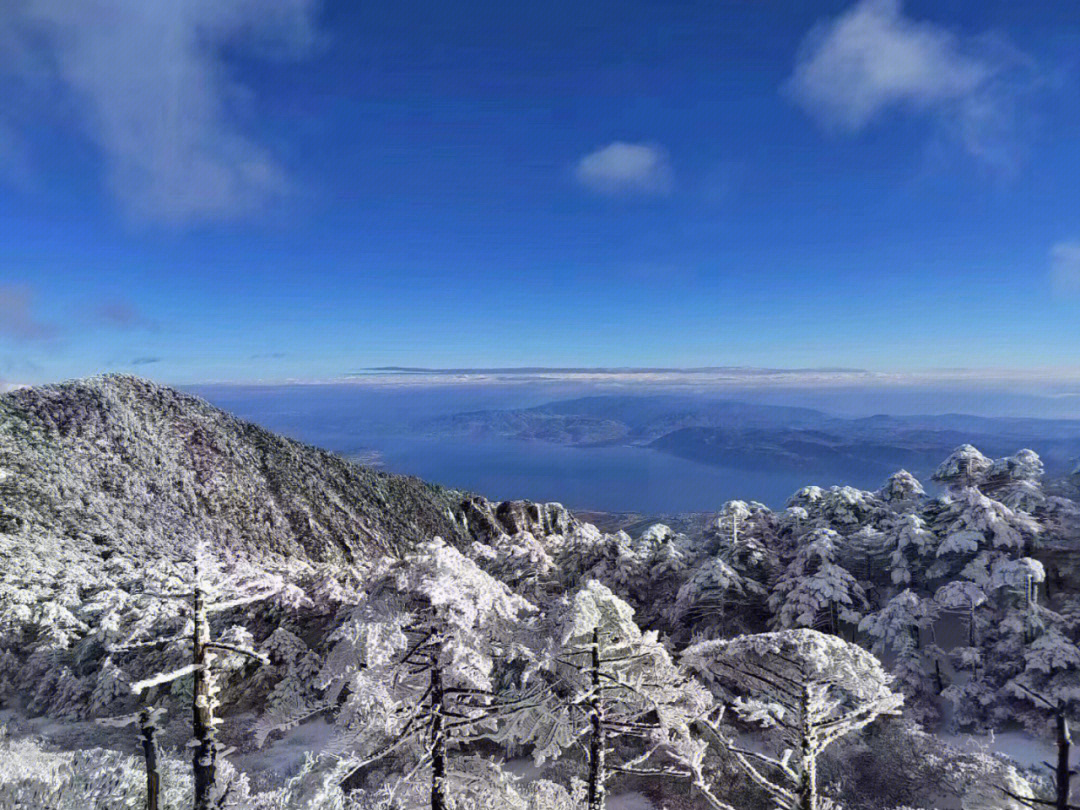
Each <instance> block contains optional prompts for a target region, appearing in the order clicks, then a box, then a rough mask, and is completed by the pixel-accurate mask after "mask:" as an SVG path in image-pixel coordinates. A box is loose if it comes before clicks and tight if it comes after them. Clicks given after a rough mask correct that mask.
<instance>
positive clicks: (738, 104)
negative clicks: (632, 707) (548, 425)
mask: <svg viewBox="0 0 1080 810" xmlns="http://www.w3.org/2000/svg"><path fill="white" fill-rule="evenodd" d="M0 54H2V56H0V79H2V81H3V83H2V84H0V87H3V88H4V89H3V90H2V91H0V92H2V93H3V95H4V101H5V103H4V104H3V105H0V380H4V379H6V380H9V381H21V382H33V381H41V380H52V379H59V378H65V377H72V376H81V375H85V374H90V373H97V372H102V371H135V372H138V373H143V374H146V375H148V376H152V377H155V378H158V379H161V380H165V381H170V382H198V381H213V380H246V379H285V378H319V379H325V378H332V377H336V376H339V375H342V374H347V373H348V372H351V371H354V370H356V369H360V368H364V367H370V366H383V365H401V366H426V367H443V366H452V367H464V366H468V367H487V366H711V365H745V366H770V367H785V368H791V367H821V366H843V367H858V368H869V369H874V370H912V369H924V368H942V367H969V368H971V367H974V368H1001V367H1011V368H1027V367H1032V366H1038V367H1061V368H1066V367H1068V368H1072V369H1075V368H1076V367H1078V366H1080V356H1078V351H1077V347H1078V346H1080V104H1078V100H1080V9H1078V8H1077V6H1076V4H1075V3H1073V2H1072V0H1063V1H1061V2H1049V1H1047V2H1032V3H1016V2H1011V1H1010V0H994V2H986V1H985V0H979V1H978V2H959V1H957V0H938V1H937V2H906V3H903V4H901V3H899V2H890V0H861V2H856V3H851V2H798V3H796V2H783V3H781V2H769V0H758V1H757V2H737V1H736V0H732V1H731V2H715V3H703V2H702V3H697V2H673V3H640V2H618V3H615V2H611V3H607V2H604V3H598V2H581V1H580V0H579V2H575V3H565V2H558V1H556V2H551V3H545V4H533V5H529V4H518V3H505V2H462V3H432V2H420V1H419V0H403V2H397V3H353V2H348V3H346V2H338V1H336V0H328V2H325V3H318V2H314V0H183V2H178V3H176V2H174V3H166V2H160V3H158V2H147V0H100V2H98V3H96V4H73V3H70V2H66V0H22V2H19V3H14V4H5V6H4V8H3V9H2V10H0Z"/></svg>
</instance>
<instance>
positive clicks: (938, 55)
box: [786, 0, 1025, 163]
mask: <svg viewBox="0 0 1080 810" xmlns="http://www.w3.org/2000/svg"><path fill="white" fill-rule="evenodd" d="M1024 63H1025V59H1024V58H1023V56H1022V55H1021V54H1019V53H1018V52H1017V51H1015V49H1013V48H1011V47H1010V46H1009V45H1008V44H1007V43H1005V42H1004V41H1003V40H1001V39H1000V38H994V37H989V36H977V37H976V36H967V37H964V36H960V35H958V34H956V33H954V32H952V31H950V30H949V29H947V28H945V27H943V26H940V25H936V24H934V23H930V22H925V21H917V20H913V19H911V18H910V17H906V16H905V15H904V13H903V9H902V6H901V2H900V0H861V2H858V3H856V4H855V5H854V6H852V7H851V8H850V9H848V10H847V11H846V12H844V13H843V14H841V15H840V16H839V17H837V18H836V19H834V20H831V21H827V22H824V23H821V24H819V25H818V26H816V27H815V29H814V30H813V31H811V33H810V34H809V35H808V36H807V37H806V39H805V41H804V42H803V45H802V47H801V48H800V51H799V55H798V57H797V59H796V65H795V71H794V73H793V75H792V76H791V78H790V79H789V81H788V83H787V86H786V89H787V91H788V92H789V93H790V94H791V96H792V98H793V99H794V100H795V101H796V102H797V103H798V104H799V105H800V106H801V107H802V108H803V109H804V110H806V112H807V113H809V114H810V115H811V116H812V117H814V118H815V119H816V120H818V121H819V122H820V123H821V124H823V125H824V126H826V127H828V128H834V129H840V130H844V131H848V132H857V131H860V130H862V129H864V128H865V127H867V126H868V125H870V124H871V123H873V122H874V121H875V120H877V119H879V118H880V117H882V116H883V115H884V114H886V113H887V112H890V111H906V112H921V113H925V114H928V115H932V116H934V117H936V118H937V119H938V121H939V122H940V123H941V124H942V125H943V131H944V132H946V133H948V134H949V135H950V136H951V137H952V138H953V139H955V140H956V141H958V142H959V143H960V144H961V145H962V146H963V147H964V148H965V149H966V150H967V151H968V152H970V153H971V154H973V155H974V156H976V157H979V158H981V159H983V160H986V161H987V162H990V163H1008V162H1010V160H1011V155H1010V154H1009V152H1010V150H1009V146H1008V141H1009V139H1010V137H1011V131H1010V130H1011V128H1012V119H1013V117H1014V109H1013V108H1014V104H1015V98H1016V96H1017V94H1018V92H1019V87H1018V86H1017V84H1016V83H1015V81H1014V80H1015V78H1016V77H1015V76H1013V75H1012V74H1013V73H1014V72H1016V70H1017V68H1019V67H1024V66H1025V64H1024Z"/></svg>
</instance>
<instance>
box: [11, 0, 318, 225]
mask: <svg viewBox="0 0 1080 810" xmlns="http://www.w3.org/2000/svg"><path fill="white" fill-rule="evenodd" d="M316 2H317V0H171V2H156V0H97V2H92V3H91V2H72V0H24V2H13V3H5V4H3V7H2V10H0V42H7V43H11V42H15V43H17V44H18V46H19V47H17V48H14V49H11V50H8V52H7V54H8V55H7V57H6V58H5V60H4V62H5V63H4V64H3V68H4V69H5V72H7V73H8V74H9V75H12V76H16V77H18V78H19V79H20V80H21V81H24V82H25V81H37V82H39V83H40V82H41V74H42V73H43V72H47V73H48V74H49V77H50V79H51V80H52V81H54V82H56V84H57V85H58V86H59V87H60V88H62V90H63V92H62V93H55V92H53V93H51V94H43V98H44V99H49V101H45V100H43V101H42V102H41V103H42V104H46V103H51V104H52V105H53V107H55V108H56V109H54V110H53V112H54V114H59V115H63V114H65V113H67V112H68V111H69V110H70V109H71V108H72V107H74V110H75V116H76V118H77V120H78V122H79V124H80V125H81V126H82V127H83V128H84V130H85V131H86V133H87V134H88V135H89V136H90V138H91V139H92V140H93V141H94V142H95V143H96V144H97V145H98V146H99V147H100V149H101V150H102V153H103V154H104V156H105V158H106V160H107V166H108V171H107V177H108V181H109V183H110V185H111V187H112V189H113V191H114V192H115V193H116V195H117V196H118V197H119V198H120V200H121V201H122V202H123V203H124V205H125V206H126V207H127V208H128V210H129V211H130V212H131V213H132V214H133V215H135V216H137V217H139V218H152V219H160V220H165V221H170V222H177V223H183V222H189V221H198V220H206V219H220V218H230V217H235V216H239V215H243V214H245V213H247V212H249V211H251V210H253V209H256V208H258V207H260V206H262V205H263V204H265V203H266V202H267V201H268V200H270V199H272V198H273V197H275V196H277V195H279V194H281V193H282V192H283V191H285V190H286V188H287V179H286V176H285V173H284V171H283V169H282V168H281V166H279V165H278V163H277V162H276V160H275V159H274V157H273V156H272V155H271V154H270V152H269V150H267V149H266V148H265V147H264V146H263V145H262V144H260V143H259V141H258V139H257V138H255V137H252V136H251V135H248V134H246V133H245V132H244V131H243V129H242V127H241V126H240V125H239V123H238V120H237V115H236V109H237V107H238V102H239V101H240V100H242V98H243V96H244V94H245V93H246V92H247V90H246V89H245V88H244V87H242V86H240V85H239V84H238V83H236V82H235V80H233V79H232V78H231V77H230V76H229V75H228V71H227V69H226V64H225V62H224V58H223V55H222V54H223V51H224V50H225V49H226V48H228V49H230V50H233V51H236V50H243V51H244V52H246V53H248V54H251V55H254V56H257V57H260V58H274V59H279V58H287V57H297V56H300V55H302V54H304V53H306V52H307V51H308V50H310V48H311V46H312V44H313V42H314V39H315V32H314V29H313V17H314V13H315V8H316Z"/></svg>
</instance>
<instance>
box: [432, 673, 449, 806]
mask: <svg viewBox="0 0 1080 810" xmlns="http://www.w3.org/2000/svg"><path fill="white" fill-rule="evenodd" d="M431 712H432V720H431V810H446V733H445V732H444V730H443V686H442V672H441V671H440V670H439V665H438V663H434V664H433V665H432V667H431Z"/></svg>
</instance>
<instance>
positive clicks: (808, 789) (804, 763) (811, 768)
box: [798, 686, 818, 810]
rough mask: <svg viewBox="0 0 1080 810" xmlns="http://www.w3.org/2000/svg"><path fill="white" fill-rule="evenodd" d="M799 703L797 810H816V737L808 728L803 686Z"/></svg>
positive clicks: (808, 710)
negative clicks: (800, 738) (799, 743)
mask: <svg viewBox="0 0 1080 810" xmlns="http://www.w3.org/2000/svg"><path fill="white" fill-rule="evenodd" d="M800 701H801V703H802V712H801V713H802V730H801V736H802V740H801V746H800V750H799V791H798V801H799V810H817V804H818V799H817V745H816V743H817V739H816V736H817V735H816V734H815V731H814V729H813V728H811V726H810V693H809V691H808V690H807V688H806V687H805V686H804V687H803V689H802V695H801V697H800Z"/></svg>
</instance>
